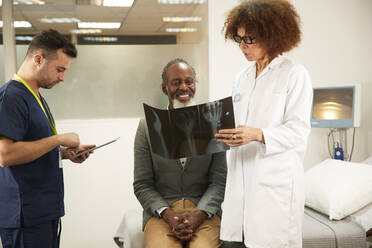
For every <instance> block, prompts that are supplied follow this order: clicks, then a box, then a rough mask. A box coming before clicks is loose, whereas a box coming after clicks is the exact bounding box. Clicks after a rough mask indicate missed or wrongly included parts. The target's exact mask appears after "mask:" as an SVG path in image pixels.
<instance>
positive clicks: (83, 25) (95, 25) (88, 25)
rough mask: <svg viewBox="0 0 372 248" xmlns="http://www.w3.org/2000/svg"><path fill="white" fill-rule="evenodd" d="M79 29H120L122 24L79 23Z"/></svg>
mask: <svg viewBox="0 0 372 248" xmlns="http://www.w3.org/2000/svg"><path fill="white" fill-rule="evenodd" d="M78 27H79V28H107V29H109V28H111V29H113V28H120V22H78Z"/></svg>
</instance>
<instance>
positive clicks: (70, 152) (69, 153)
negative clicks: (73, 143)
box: [62, 145, 96, 164]
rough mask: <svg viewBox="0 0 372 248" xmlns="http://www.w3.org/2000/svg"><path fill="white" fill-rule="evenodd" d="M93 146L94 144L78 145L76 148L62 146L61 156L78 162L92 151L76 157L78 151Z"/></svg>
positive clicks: (82, 160) (83, 159)
mask: <svg viewBox="0 0 372 248" xmlns="http://www.w3.org/2000/svg"><path fill="white" fill-rule="evenodd" d="M94 147H96V145H80V146H78V147H76V148H71V147H70V148H62V157H63V158H64V159H70V160H71V161H72V162H74V163H79V164H80V163H82V162H84V161H85V160H86V159H87V158H88V157H89V155H90V154H92V153H93V152H94V151H89V152H87V153H84V154H82V155H81V156H78V157H76V156H75V155H76V154H77V153H79V152H83V151H86V150H88V149H91V148H94Z"/></svg>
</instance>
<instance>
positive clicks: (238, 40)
mask: <svg viewBox="0 0 372 248" xmlns="http://www.w3.org/2000/svg"><path fill="white" fill-rule="evenodd" d="M233 38H234V41H235V42H236V43H239V44H240V43H242V41H244V43H245V44H248V45H252V44H253V41H254V40H255V38H253V37H250V36H244V37H241V36H239V35H237V34H236V35H234V36H233Z"/></svg>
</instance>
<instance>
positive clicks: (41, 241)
mask: <svg viewBox="0 0 372 248" xmlns="http://www.w3.org/2000/svg"><path fill="white" fill-rule="evenodd" d="M58 226H60V227H61V225H60V220H59V219H58V220H53V221H49V222H46V223H42V224H39V225H35V226H31V227H21V228H0V236H1V241H2V244H3V248H59V238H60V233H61V228H58Z"/></svg>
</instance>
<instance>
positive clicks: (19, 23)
mask: <svg viewBox="0 0 372 248" xmlns="http://www.w3.org/2000/svg"><path fill="white" fill-rule="evenodd" d="M13 23H14V27H15V28H31V27H32V25H31V23H29V22H26V21H14V22H13ZM1 27H3V21H0V28H1Z"/></svg>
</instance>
